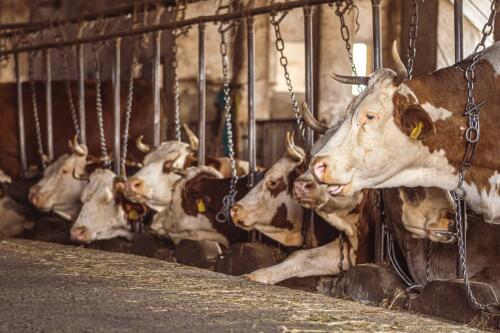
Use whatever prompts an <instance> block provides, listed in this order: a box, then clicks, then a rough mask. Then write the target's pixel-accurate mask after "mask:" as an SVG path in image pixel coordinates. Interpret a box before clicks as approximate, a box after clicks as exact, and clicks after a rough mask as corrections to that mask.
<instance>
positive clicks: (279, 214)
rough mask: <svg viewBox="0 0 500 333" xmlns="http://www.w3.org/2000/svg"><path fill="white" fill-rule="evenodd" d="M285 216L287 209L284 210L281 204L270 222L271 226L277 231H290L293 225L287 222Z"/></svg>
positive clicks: (284, 207)
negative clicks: (277, 229)
mask: <svg viewBox="0 0 500 333" xmlns="http://www.w3.org/2000/svg"><path fill="white" fill-rule="evenodd" d="M287 216H288V209H287V208H286V205H285V204H281V206H279V207H278V210H277V211H276V214H274V216H273V218H272V220H271V225H272V226H273V227H276V228H279V229H288V230H292V229H293V224H292V222H290V221H288V219H287Z"/></svg>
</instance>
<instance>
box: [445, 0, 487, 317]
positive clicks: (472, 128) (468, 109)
mask: <svg viewBox="0 0 500 333" xmlns="http://www.w3.org/2000/svg"><path fill="white" fill-rule="evenodd" d="M495 2H496V0H491V5H490V10H491V12H490V16H489V18H488V21H487V22H486V24H485V25H484V27H483V29H482V37H481V41H480V42H479V43H478V44H477V46H476V47H475V49H474V52H473V53H472V56H471V57H470V58H471V61H470V63H469V65H468V66H467V68H466V69H465V70H463V71H464V76H465V81H466V84H467V104H466V106H465V112H464V116H466V117H467V130H466V132H465V140H466V146H465V154H464V158H463V160H462V162H461V163H460V166H459V172H458V182H457V188H456V189H455V190H453V191H451V192H450V194H451V196H452V197H453V201H454V202H455V225H456V228H457V242H458V255H459V262H460V269H461V270H462V272H463V276H464V283H465V287H466V290H467V296H468V297H469V300H470V301H471V302H472V303H473V304H474V306H476V308H478V309H479V310H485V309H486V306H485V305H483V304H480V303H479V302H478V301H477V299H476V298H475V297H474V294H473V292H472V289H471V286H470V281H469V273H468V270H467V254H466V250H465V245H466V244H465V239H464V238H465V233H466V229H467V211H466V204H465V197H466V195H467V193H466V191H465V189H464V187H463V183H464V173H465V171H466V170H467V168H468V167H469V166H470V165H471V162H472V158H473V157H474V153H475V150H476V145H477V143H478V141H479V138H480V123H479V112H480V109H481V107H482V106H483V105H484V104H485V101H482V102H479V103H477V102H476V101H475V99H474V81H475V70H476V65H477V64H478V62H479V59H480V58H481V57H482V55H483V54H484V51H485V50H486V39H487V38H488V37H489V36H490V35H491V33H492V31H493V25H494V22H495V16H496V7H495ZM458 68H459V69H460V67H458Z"/></svg>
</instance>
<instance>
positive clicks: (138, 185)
mask: <svg viewBox="0 0 500 333" xmlns="http://www.w3.org/2000/svg"><path fill="white" fill-rule="evenodd" d="M130 187H131V188H132V190H138V189H140V188H141V187H142V180H140V179H134V180H132V181H131V182H130Z"/></svg>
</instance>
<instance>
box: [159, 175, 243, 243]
mask: <svg viewBox="0 0 500 333" xmlns="http://www.w3.org/2000/svg"><path fill="white" fill-rule="evenodd" d="M177 172H179V173H180V178H178V180H177V181H176V182H175V183H174V184H173V188H172V199H171V201H170V202H169V203H168V205H167V206H166V208H165V209H164V210H162V211H161V212H160V213H158V214H156V215H155V217H154V219H153V223H152V224H151V229H152V230H153V231H154V232H156V233H158V234H160V235H165V236H168V237H169V238H171V239H172V241H173V242H174V243H175V244H178V243H179V242H180V241H181V240H194V241H212V242H216V243H218V244H220V245H223V246H226V247H228V246H229V245H230V244H233V243H236V242H242V241H246V240H247V233H246V232H243V230H241V229H239V228H237V227H235V226H234V225H233V224H232V223H231V221H226V222H223V223H221V222H218V221H217V218H216V215H217V214H218V213H219V212H220V211H221V209H222V207H223V205H222V201H223V198H224V196H225V195H227V194H228V193H229V186H230V182H231V179H230V178H223V175H222V173H220V172H219V171H218V170H216V169H215V168H213V167H210V166H199V167H190V168H188V169H186V170H182V171H180V170H179V171H177ZM236 189H237V195H236V200H238V199H240V198H242V197H243V196H244V195H245V194H246V193H248V187H247V177H246V176H244V177H240V178H239V180H238V183H237V186H236Z"/></svg>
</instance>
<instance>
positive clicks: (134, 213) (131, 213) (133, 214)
mask: <svg viewBox="0 0 500 333" xmlns="http://www.w3.org/2000/svg"><path fill="white" fill-rule="evenodd" d="M127 218H128V219H129V220H132V221H135V220H138V219H139V213H138V212H137V211H136V210H135V209H132V210H131V211H129V212H128V215H127Z"/></svg>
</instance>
